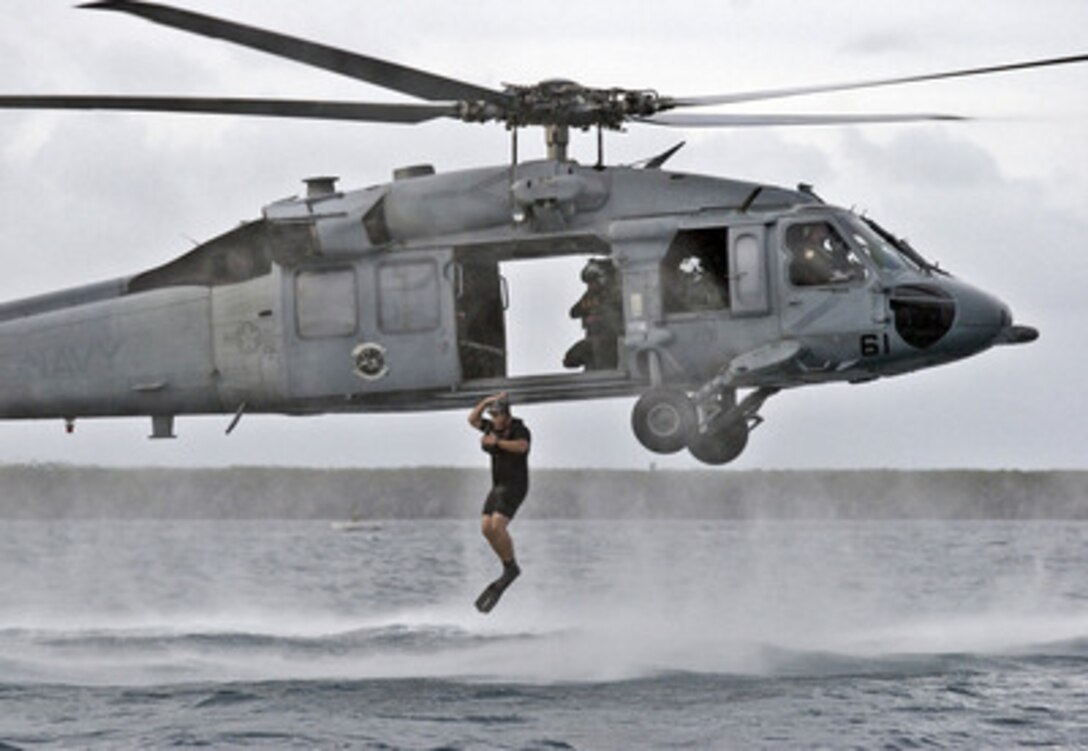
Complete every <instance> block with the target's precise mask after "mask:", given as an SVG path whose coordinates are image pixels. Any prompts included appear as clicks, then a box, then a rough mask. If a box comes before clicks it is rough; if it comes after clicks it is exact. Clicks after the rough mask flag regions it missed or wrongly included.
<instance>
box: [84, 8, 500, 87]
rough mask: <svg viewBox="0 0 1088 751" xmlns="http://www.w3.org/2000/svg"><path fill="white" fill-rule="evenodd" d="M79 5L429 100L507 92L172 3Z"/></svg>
mask: <svg viewBox="0 0 1088 751" xmlns="http://www.w3.org/2000/svg"><path fill="white" fill-rule="evenodd" d="M80 7H81V8H93V9H97V10H117V11H122V12H124V13H129V14H131V15H134V16H139V17H140V18H144V19H146V20H148V21H151V22H153V23H157V24H162V25H163V26H170V27H172V28H175V29H181V30H182V31H188V32H191V33H193V34H199V35H201V36H206V37H212V38H215V39H222V40H224V41H227V42H233V43H234V44H239V45H242V46H243V47H249V48H251V49H256V50H261V51H262V52H268V53H270V54H272V55H276V56H278V57H284V58H287V59H290V60H295V61H297V62H300V63H304V64H306V65H311V66H314V67H316V68H323V69H324V70H329V71H332V72H334V73H340V74H342V75H345V76H348V77H350V78H354V79H356V80H360V81H366V82H367V83H372V84H375V85H377V86H381V87H383V88H386V89H392V90H393V91H399V92H401V93H404V94H411V95H412V96H417V97H419V98H420V99H426V100H429V101H456V100H462V101H481V100H482V101H485V102H493V103H496V104H501V103H504V102H506V100H507V98H506V95H505V94H502V93H501V92H498V91H493V90H491V89H487V88H484V87H482V86H476V85H474V84H471V83H466V82H464V81H457V80H455V79H452V78H446V77H445V76H439V75H436V74H434V73H428V72H426V71H423V70H419V69H417V68H409V67H408V66H406V65H398V64H397V63H391V62H388V61H385V60H379V59H378V58H374V57H367V56H366V55H360V54H357V53H354V52H349V51H347V50H342V49H338V48H336V47H329V46H326V45H324V44H318V43H317V42H310V41H307V40H305V39H299V38H297V37H292V36H287V35H286V34H278V33H276V32H272V31H266V30H264V29H259V28H256V27H254V26H245V25H243V24H239V23H234V22H232V21H225V20H223V19H220V18H215V17H213V16H205V15H202V14H200V13H194V12H192V11H188V10H181V9H179V8H172V7H170V6H168V5H157V4H152V3H145V2H137V0H98V1H97V2H90V3H85V4H83V5H81V6H80Z"/></svg>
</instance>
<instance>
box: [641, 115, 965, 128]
mask: <svg viewBox="0 0 1088 751" xmlns="http://www.w3.org/2000/svg"><path fill="white" fill-rule="evenodd" d="M966 119H967V118H964V117H959V116H957V115H936V114H928V115H927V114H889V115H741V114H717V113H706V114H703V113H690V114H689V113H681V114H677V113H672V112H669V113H665V114H661V115H652V116H650V117H637V118H634V121H635V122H639V123H648V124H649V125H666V126H670V127H677V128H747V127H761V126H762V127H765V126H771V125H856V124H862V123H914V122H923V121H930V120H966Z"/></svg>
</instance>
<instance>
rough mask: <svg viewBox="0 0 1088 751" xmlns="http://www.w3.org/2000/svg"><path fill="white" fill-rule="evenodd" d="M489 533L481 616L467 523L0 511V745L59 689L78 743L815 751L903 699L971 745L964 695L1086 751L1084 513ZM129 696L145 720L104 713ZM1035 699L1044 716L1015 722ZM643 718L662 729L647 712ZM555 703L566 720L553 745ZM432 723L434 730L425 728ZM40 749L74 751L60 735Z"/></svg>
mask: <svg viewBox="0 0 1088 751" xmlns="http://www.w3.org/2000/svg"><path fill="white" fill-rule="evenodd" d="M512 531H513V534H514V537H515V541H516V545H517V551H518V558H519V562H520V563H521V565H522V568H523V570H524V573H523V575H522V577H521V579H519V580H518V582H517V583H516V584H515V585H514V586H513V587H512V588H511V589H510V591H509V592H507V594H506V596H505V597H504V599H503V601H502V602H501V603H500V604H499V606H498V608H497V609H496V610H495V611H494V612H493V613H492V614H491V615H489V616H483V615H480V614H478V613H476V612H475V610H474V609H473V608H472V602H473V600H474V599H475V597H476V595H477V594H478V592H479V590H480V589H481V588H482V587H483V586H484V585H485V584H486V583H487V582H488V581H489V580H490V579H492V578H493V577H494V576H495V575H497V573H498V565H497V562H496V561H495V559H494V557H493V555H492V553H491V552H490V551H489V550H488V549H487V547H486V544H485V543H484V541H483V539H482V538H481V537H480V536H479V532H478V528H477V520H476V519H475V517H474V516H470V517H468V518H465V519H446V520H424V521H407V520H381V521H373V522H370V523H368V524H367V525H366V526H365V527H364V529H363V530H361V531H357V532H352V533H345V532H340V531H336V530H334V529H333V528H332V527H331V526H330V524H329V522H328V521H267V520H266V521H254V520H251V521H191V520H190V521H180V520H141V521H118V520H98V521H91V520H83V521H76V520H54V521H42V520H23V521H8V522H6V523H4V525H3V526H2V527H0V561H3V565H4V570H5V574H6V575H5V577H3V578H2V580H0V676H2V678H0V694H2V696H3V697H4V698H5V701H6V704H7V709H8V710H11V712H14V714H10V713H9V716H12V717H20V715H21V714H22V716H23V717H24V718H25V722H23V724H22V725H20V724H19V723H18V722H16V723H15V724H13V725H9V726H8V728H9V729H10V732H11V733H14V735H5V734H4V733H5V732H8V730H5V728H4V726H3V724H2V723H0V741H4V742H14V744H15V745H16V747H20V743H19V742H18V741H19V740H20V739H21V740H22V741H23V742H24V743H25V742H26V741H27V739H28V738H33V737H39V736H41V737H45V738H47V739H48V738H51V737H53V736H50V732H51V731H50V730H49V729H48V728H44V727H42V726H40V725H36V724H35V723H34V721H33V719H32V718H33V717H41V716H42V715H41V713H40V712H38V713H36V712H32V711H30V710H29V709H28V707H31V706H37V704H40V703H41V702H45V703H46V705H47V706H53V703H54V702H57V701H59V702H62V703H63V702H65V701H69V700H70V696H69V694H68V693H66V692H68V691H77V692H79V696H80V697H82V698H81V701H83V702H85V707H86V709H87V714H86V718H87V719H86V720H83V722H85V723H88V724H87V725H86V727H82V726H80V727H81V729H82V730H83V731H86V732H91V731H94V732H100V731H101V730H102V728H108V729H109V731H110V733H111V734H112V735H110V736H109V737H112V738H113V739H114V740H116V741H118V742H120V741H122V740H126V741H128V742H134V743H137V745H140V744H144V743H150V744H151V745H160V744H163V743H166V742H167V741H170V742H173V740H177V738H175V737H174V736H171V735H169V733H168V728H174V729H175V730H176V727H177V726H178V723H180V724H181V726H183V727H184V728H186V731H185V732H186V733H191V732H193V731H192V728H194V727H208V728H210V729H208V730H207V733H206V734H205V735H203V736H199V737H201V738H204V739H205V740H207V741H208V742H211V743H212V744H213V745H225V746H230V745H232V744H234V742H235V741H237V738H235V737H234V736H231V737H230V738H226V737H225V736H222V737H221V736H217V735H216V733H217V732H220V731H221V730H222V728H219V729H218V730H217V727H218V726H217V725H216V723H217V722H220V721H222V718H224V717H228V716H229V718H230V723H231V727H234V726H235V725H238V726H239V727H244V728H249V729H250V730H254V729H255V728H258V729H260V728H264V729H265V730H260V731H259V733H264V732H266V729H267V728H268V727H275V728H278V729H277V730H276V732H277V733H281V732H282V733H283V734H284V735H283V738H284V739H288V740H290V739H292V738H294V739H295V740H298V738H297V737H296V736H295V735H292V733H294V732H295V730H293V729H292V728H297V727H301V726H309V725H310V724H312V723H315V722H317V720H316V719H315V718H316V717H319V716H320V717H325V719H324V720H322V721H321V722H327V723H331V724H330V725H328V732H327V734H326V735H322V736H321V742H329V743H341V742H349V741H352V739H355V740H358V739H357V738H355V736H352V735H351V733H354V732H356V731H358V729H359V728H360V727H366V728H371V727H373V726H374V725H373V723H375V722H377V721H378V720H381V727H383V728H385V727H386V725H387V724H388V728H387V729H386V730H383V731H382V732H379V733H377V735H376V736H374V737H376V738H378V739H379V740H381V742H391V740H392V739H398V740H399V741H400V742H398V743H394V744H393V745H394V746H395V747H434V745H435V744H433V743H431V744H430V745H428V742H425V741H427V740H428V739H430V740H434V739H435V738H437V739H439V740H446V741H448V740H449V739H450V738H451V737H458V738H462V740H464V739H473V738H475V739H476V741H474V742H468V741H467V740H465V741H464V742H460V743H452V744H450V745H452V747H466V748H467V747H474V743H475V744H476V745H478V746H479V747H487V746H488V743H489V741H488V740H487V739H490V741H494V740H495V739H494V738H492V737H491V736H489V735H488V734H487V733H488V732H490V731H488V730H487V729H486V728H487V727H489V726H490V723H491V722H492V721H493V720H494V717H495V715H494V714H493V710H494V705H495V703H496V702H498V703H499V704H500V705H503V703H504V702H512V703H514V704H516V705H517V707H518V709H517V710H516V711H514V710H512V709H511V710H510V711H511V712H512V713H513V714H512V715H511V716H515V717H518V718H521V719H520V720H518V723H521V722H523V721H524V727H523V728H521V730H524V732H521V730H518V731H517V732H514V730H513V729H510V728H507V730H508V731H509V732H507V734H505V735H503V736H502V737H503V738H508V739H513V740H510V742H509V744H508V745H507V747H510V748H534V747H539V746H534V745H533V743H536V741H539V740H540V739H541V738H543V739H550V740H551V741H554V742H562V743H566V744H568V746H570V747H574V748H580V747H589V748H601V747H604V748H608V747H617V748H619V747H622V744H619V745H610V744H611V743H612V742H613V741H614V740H615V739H616V738H618V737H623V736H622V734H621V736H615V735H614V734H612V733H611V730H609V728H610V727H611V723H613V722H614V721H616V720H617V718H622V719H621V720H620V723H621V725H622V726H623V727H625V728H627V729H626V730H625V731H624V732H626V733H628V734H629V740H631V741H632V742H634V741H639V740H642V741H648V742H649V741H652V740H654V739H656V741H658V742H662V743H664V742H671V741H673V740H675V739H676V738H677V736H676V733H677V732H678V731H677V729H676V728H677V727H681V728H688V729H689V730H691V732H690V733H687V731H685V732H684V733H682V735H683V736H684V737H685V738H689V739H690V738H702V739H704V740H706V739H717V740H718V741H724V740H726V739H728V740H730V741H735V740H736V739H737V738H741V739H744V738H747V739H748V740H749V741H751V742H752V743H755V744H756V745H763V744H769V745H780V744H779V743H775V742H772V741H773V740H774V739H775V738H778V739H779V740H782V739H785V740H782V743H781V745H792V744H791V743H789V742H788V741H789V739H791V738H792V739H793V740H794V741H798V742H800V741H805V742H808V741H811V740H812V739H813V738H817V739H818V738H825V739H827V740H828V741H830V742H831V743H830V745H832V746H834V745H838V743H837V742H835V741H838V742H841V741H842V740H843V738H844V736H842V733H843V732H845V731H846V730H849V729H850V728H851V727H854V726H855V725H857V722H858V721H859V719H858V718H859V717H860V718H861V719H862V720H864V721H865V723H870V722H872V723H876V725H875V727H876V728H877V729H876V730H875V731H872V732H875V735H870V734H869V733H870V731H871V730H872V728H870V729H868V730H866V734H865V735H864V737H862V736H856V740H857V742H860V743H862V745H867V744H868V743H869V742H871V741H875V740H878V739H885V738H887V737H889V736H888V735H887V734H889V733H891V734H892V735H894V733H893V729H891V728H890V727H887V726H886V725H885V724H882V723H885V722H886V721H885V719H884V714H885V713H887V712H889V711H891V710H892V709H894V708H896V707H899V708H900V709H902V705H904V704H906V706H907V707H913V706H915V705H917V706H920V707H921V706H929V707H930V708H931V709H930V710H927V711H929V712H930V714H928V715H927V717H928V718H929V719H928V720H927V721H928V722H930V723H933V722H936V725H935V726H934V727H935V729H934V730H933V733H935V734H934V735H931V736H926V737H930V738H931V739H932V738H938V739H942V738H943V739H944V740H945V741H947V740H948V738H949V737H953V736H952V735H945V734H946V733H953V726H955V727H956V728H957V729H956V730H955V733H960V734H961V735H962V738H966V739H974V740H978V739H980V738H982V739H990V741H993V742H996V740H995V739H997V738H998V736H994V735H992V734H991V730H992V728H990V727H989V726H988V725H986V724H985V723H983V721H982V720H978V723H982V724H977V726H972V722H971V721H970V720H969V719H968V720H965V719H964V715H963V712H964V711H967V710H965V709H964V706H965V705H977V707H976V709H975V710H974V711H978V712H980V713H982V712H984V711H985V712H987V713H993V712H997V714H999V715H1002V713H1005V714H1007V713H1008V712H1009V711H1011V712H1012V714H1013V716H1015V717H1018V718H1020V719H1025V717H1021V715H1023V714H1024V713H1025V712H1027V716H1026V719H1030V720H1031V721H1032V723H1035V724H1031V727H1032V728H1033V729H1032V730H1031V731H1030V733H1027V735H1023V734H1021V735H1018V734H1016V733H1013V734H1012V735H1011V736H1006V735H1001V736H1000V738H1006V739H1007V738H1010V737H1011V738H1013V739H1018V738H1020V739H1022V738H1025V737H1031V738H1036V737H1047V738H1056V739H1059V740H1064V741H1066V742H1068V741H1070V740H1071V739H1081V738H1083V740H1085V741H1086V742H1088V733H1086V734H1085V735H1083V736H1082V735H1081V732H1082V731H1084V728H1083V726H1082V725H1079V724H1078V723H1079V721H1074V720H1073V719H1072V718H1074V717H1079V716H1081V715H1082V712H1083V710H1086V709H1088V678H1086V677H1084V676H1085V674H1086V671H1085V670H1084V668H1085V667H1088V580H1085V578H1084V577H1083V571H1084V570H1085V566H1086V564H1088V523H1084V522H1068V521H1018V522H994V521H918V520H883V521H848V520H839V521H826V520H798V521H785V520H723V519H717V520H704V519H688V520H675V519H673V520H647V519H617V520H600V519H596V520H586V519H580V520H579V519H567V520H552V519H539V518H537V519H533V518H525V519H518V520H517V521H516V522H515V523H514V525H513V526H512ZM487 687H493V688H487ZM1055 687H1057V688H1055ZM134 691H135V692H137V693H136V694H133V692H134ZM149 691H150V692H152V693H151V695H152V696H153V697H157V698H156V699H155V703H157V704H161V707H159V710H158V711H159V712H161V715H160V714H156V712H155V708H151V709H150V710H148V711H151V714H152V716H155V717H161V718H162V727H161V728H160V729H159V730H153V731H152V730H148V729H147V728H146V727H144V728H143V729H141V730H139V732H137V727H136V726H135V725H133V726H131V727H130V726H128V725H126V722H125V721H122V720H117V719H115V717H116V712H115V709H116V707H117V706H118V704H120V705H125V704H126V702H128V700H129V699H130V698H131V697H132V696H134V695H135V696H138V697H141V698H140V699H139V701H140V702H146V701H147V699H146V697H147V693H146V692H149ZM194 692H195V696H194ZM285 692H287V693H291V695H292V696H293V697H294V698H293V699H291V700H290V701H289V700H287V699H285V698H284V693H285ZM343 692H348V693H349V694H350V695H352V696H355V697H356V699H355V700H353V703H352V707H353V709H352V710H351V716H352V717H353V719H352V721H351V722H347V721H346V720H345V719H344V717H343V716H342V715H340V714H337V711H336V710H334V709H333V708H334V707H337V706H340V702H343V701H345V699H344V696H343ZM236 694H241V695H242V696H244V697H246V698H244V700H241V701H239V700H238V697H237V696H236ZM393 696H396V697H399V698H398V699H397V702H399V703H396V704H395V705H394V704H393V699H392V698H391V697H393ZM965 696H968V698H967V699H965V698H964V697H965ZM66 697H67V698H66ZM835 697H838V698H837V699H836V698H835ZM842 697H850V699H849V701H848V702H847V703H846V704H843V705H840V704H839V702H840V701H841V700H842ZM833 699H834V700H833ZM206 702H211V705H214V706H216V707H218V709H217V710H216V711H217V713H218V714H216V717H217V718H220V719H213V721H212V722H211V725H208V722H209V718H208V716H207V715H206V710H207V707H208V706H211V705H209V704H206ZM385 702H388V704H386V703H385ZM436 702H437V705H436ZM224 703H225V704H226V706H227V707H228V708H229V711H227V709H224ZM1043 705H1046V706H1050V707H1052V708H1053V713H1052V714H1048V715H1047V718H1046V720H1045V722H1041V724H1040V721H1039V719H1038V718H1036V717H1035V716H1034V715H1032V714H1031V713H1030V712H1028V710H1026V709H1024V707H1032V706H1043ZM436 706H438V707H440V710H439V709H437V708H436ZM661 706H666V707H672V709H670V710H669V711H670V712H672V713H673V714H671V715H668V716H667V717H666V716H660V717H659V716H658V715H655V714H654V713H653V711H651V710H650V708H652V707H658V708H660V707H661ZM840 706H841V711H839V710H837V709H836V707H840ZM847 706H848V707H849V713H850V717H852V718H853V719H849V718H848V717H847V715H846V714H843V713H842V712H845V711H846V707H847ZM284 707H286V708H287V709H289V710H290V711H289V712H288V714H282V712H281V710H283V708H284ZM381 707H384V708H381ZM933 707H936V708H937V709H933ZM1018 708H1019V709H1018ZM144 709H147V708H146V707H145V708H144ZM998 709H1000V711H998ZM20 710H22V713H20ZM198 710H199V711H198ZM938 710H940V712H944V711H948V712H950V713H953V714H951V715H949V719H948V720H947V723H946V722H945V719H941V720H939V721H937V720H935V719H934V718H935V717H942V718H943V715H941V714H939V713H938V714H937V715H934V714H933V713H932V712H936V711H938ZM141 711H143V710H141ZM575 711H578V712H581V713H582V715H581V716H583V717H585V718H587V719H586V720H585V722H588V723H589V724H588V725H586V724H585V722H581V723H579V724H578V725H577V727H578V728H580V729H579V730H577V731H574V730H572V727H574V726H572V725H570V715H569V713H571V712H575ZM897 711H898V710H897ZM1048 711H1049V710H1048ZM137 714H139V713H137ZM190 715H191V716H190ZM326 715H328V716H326ZM501 716H502V717H506V715H501ZM980 716H981V715H980ZM987 716H988V715H987ZM435 717H442V718H446V721H448V722H449V723H451V725H450V727H448V728H446V729H447V730H449V732H450V733H453V735H452V736H450V735H448V734H447V735H443V734H442V733H441V732H438V733H437V735H435V733H434V732H432V731H434V729H435V728H434V725H433V724H432V723H433V722H434V721H435ZM111 718H113V719H111ZM167 718H169V720H167ZM179 718H180V719H179ZM289 718H291V719H289ZM391 718H392V719H391ZM397 718H400V719H397ZM421 718H423V719H421ZM481 718H485V719H486V718H491V719H490V720H487V721H485V720H482V719H481ZM952 718H954V720H953V719H952ZM1019 721H1020V720H1017V722H1019ZM1025 721H1026V720H1025ZM964 722H966V725H967V729H966V730H964V729H963V728H962V727H960V726H961V725H963V723H964ZM987 722H988V721H987ZM190 723H191V726H190ZM299 723H302V725H300V724H299ZM344 723H346V724H344ZM390 723H391V724H390ZM420 723H423V724H422V725H421V724H420ZM518 723H515V725H517V726H518V727H521V726H520V725H519V724H518ZM677 723H679V725H677ZM844 723H845V724H844ZM851 723H853V724H851ZM948 723H951V724H948ZM1036 724H1038V727H1036ZM153 726H154V724H153ZM141 727H143V726H141ZM504 727H505V726H504ZM867 727H868V726H867ZM593 728H596V729H593ZM844 728H845V730H844ZM613 729H614V728H613ZM16 731H18V732H16ZM530 731H531V732H530ZM160 732H161V733H166V734H165V735H162V734H160V735H156V734H155V733H160ZM170 732H173V731H170ZM254 732H257V731H256V730H254ZM896 732H898V731H896ZM1002 732H1005V731H1002ZM1025 732H1026V731H1025ZM148 733H151V734H150V735H148ZM259 733H258V735H256V736H254V738H253V739H250V740H247V741H245V742H244V743H242V745H249V744H250V743H251V742H252V744H253V745H260V744H258V743H257V741H256V740H254V739H255V738H257V737H259ZM738 733H739V735H738ZM35 734H38V735H35ZM42 734H44V735H42ZM406 734H407V735H406ZM62 737H63V738H64V739H66V741H65V742H67V743H69V745H71V743H73V742H75V743H76V745H81V744H80V743H79V742H78V739H79V738H81V737H82V736H81V735H80V734H79V732H75V733H73V734H71V735H66V736H56V739H60V738H62ZM186 737H188V736H186ZM277 737H279V736H277ZM368 737H370V736H368ZM957 737H958V736H957ZM405 738H408V739H415V740H410V742H405V741H404V739H405ZM13 739H14V740H13ZM73 739H75V740H73ZM383 739H384V740H383ZM519 739H520V740H519ZM534 739H536V740H534ZM265 740H267V738H265ZM281 740H282V739H281ZM314 740H315V739H314V737H309V736H307V737H306V738H304V739H303V741H304V742H308V741H314ZM228 741H229V742H228ZM284 743H285V744H287V741H286V740H285V741H284ZM90 745H94V744H90ZM107 745H108V744H107ZM270 745H272V746H275V745H278V742H273V743H271V744H270ZM361 745H363V746H364V747H366V744H361ZM438 745H441V743H439V744H438ZM697 745H698V744H697ZM711 745H713V744H711ZM891 745H896V744H895V743H892V744H891ZM952 745H956V744H954V743H953V744H952ZM966 745H970V744H966ZM983 745H987V744H983Z"/></svg>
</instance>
